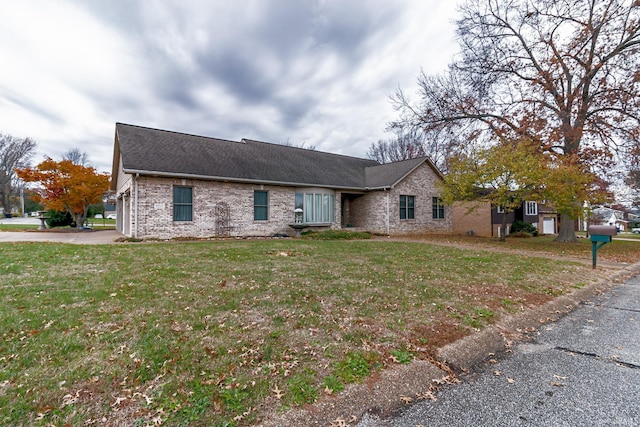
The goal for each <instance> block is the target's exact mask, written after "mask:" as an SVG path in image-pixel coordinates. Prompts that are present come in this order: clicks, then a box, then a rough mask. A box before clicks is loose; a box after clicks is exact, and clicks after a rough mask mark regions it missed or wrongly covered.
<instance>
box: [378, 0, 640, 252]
mask: <svg viewBox="0 0 640 427" xmlns="http://www.w3.org/2000/svg"><path fill="white" fill-rule="evenodd" d="M460 13H461V18H460V19H459V20H458V22H457V27H458V29H457V34H458V40H459V43H460V46H461V54H460V56H459V57H458V58H457V59H456V60H455V61H454V62H453V63H452V64H451V66H450V67H449V69H448V71H447V73H445V74H444V75H440V76H431V75H426V74H425V73H424V72H422V73H421V74H420V75H419V78H418V83H419V86H420V92H419V97H420V98H419V101H418V102H417V103H413V102H412V101H411V100H410V99H408V97H407V96H405V94H404V93H403V92H402V91H401V90H398V91H397V92H396V94H395V95H394V97H393V101H394V102H395V105H396V107H397V108H398V109H399V111H400V118H399V119H398V120H397V121H396V122H394V123H391V127H392V128H418V129H420V130H422V131H423V132H425V133H426V134H427V135H434V134H442V132H447V134H448V135H449V136H451V137H452V139H451V140H450V141H447V143H446V144H445V145H444V146H443V147H441V149H442V150H444V151H447V152H449V153H456V154H461V153H462V154H463V153H466V152H468V151H469V150H471V149H472V148H473V147H474V146H478V145H493V144H495V143H498V142H501V141H502V142H504V141H518V140H529V141H534V142H536V143H537V144H538V145H539V146H540V148H541V150H542V151H543V152H544V153H546V155H548V156H550V157H551V158H552V161H555V162H556V163H557V164H558V165H559V167H562V165H563V164H576V163H581V164H583V165H585V167H588V168H590V169H591V170H592V171H594V172H600V171H603V170H607V167H608V166H609V164H608V162H609V161H610V159H611V158H612V155H613V154H614V153H615V154H618V155H622V156H624V153H625V152H627V150H629V149H632V148H633V147H634V146H637V145H639V144H640V126H639V125H640V67H639V55H638V53H639V49H640V1H638V0H467V2H466V3H464V4H463V5H462V6H461V7H460ZM433 140H434V138H427V139H426V141H433ZM553 159H555V160H553ZM570 185H571V183H570V182H567V186H570ZM565 194H566V193H565ZM581 205H582V201H581V200H578V199H577V198H576V200H574V202H573V203H572V204H571V207H570V208H567V209H565V210H563V211H560V212H559V213H560V215H561V220H560V233H559V236H558V239H557V240H559V241H575V240H576V236H575V232H574V229H573V220H574V217H575V216H576V215H577V214H579V212H580V210H581Z"/></svg>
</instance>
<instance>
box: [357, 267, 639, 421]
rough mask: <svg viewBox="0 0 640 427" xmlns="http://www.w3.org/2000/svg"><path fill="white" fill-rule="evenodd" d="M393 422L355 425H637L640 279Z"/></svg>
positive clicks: (544, 330) (544, 329)
mask: <svg viewBox="0 0 640 427" xmlns="http://www.w3.org/2000/svg"><path fill="white" fill-rule="evenodd" d="M531 338H532V339H531V340H530V341H528V342H522V343H520V344H517V345H514V346H513V350H512V353H507V354H505V355H504V357H496V360H494V361H493V362H494V363H487V364H486V366H483V367H481V368H480V369H479V370H478V371H475V372H473V373H471V374H468V375H466V376H462V377H461V379H462V380H463V382H462V383H461V384H457V385H452V386H447V387H446V388H442V389H440V391H439V392H438V393H437V400H436V401H430V400H426V401H421V402H419V403H417V404H415V405H413V406H410V407H407V409H405V410H404V411H403V412H402V413H401V414H399V415H398V416H397V417H396V418H393V419H380V418H378V417H377V416H375V415H369V414H367V415H365V417H364V418H363V419H362V420H361V421H360V423H359V424H358V425H357V427H400V426H402V427H416V426H423V427H427V426H640V276H636V277H635V278H632V279H629V280H628V281H627V282H626V283H624V284H622V285H620V286H617V287H616V288H613V289H612V290H611V291H609V292H607V293H605V294H603V295H600V296H598V297H595V298H593V299H592V300H590V301H588V302H587V303H585V304H583V305H582V306H581V307H579V308H577V309H576V310H574V311H573V312H572V313H570V314H569V315H567V316H566V317H564V318H562V319H561V320H559V321H558V322H555V323H551V324H547V325H543V326H541V327H540V329H539V330H538V331H537V332H536V333H534V334H532V337H531Z"/></svg>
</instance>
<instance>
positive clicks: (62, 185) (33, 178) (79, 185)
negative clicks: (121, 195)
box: [16, 158, 110, 227]
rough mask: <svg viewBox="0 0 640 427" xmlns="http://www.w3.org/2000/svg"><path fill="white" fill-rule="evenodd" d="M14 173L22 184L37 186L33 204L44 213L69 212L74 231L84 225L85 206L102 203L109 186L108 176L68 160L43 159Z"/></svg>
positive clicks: (85, 216) (86, 208) (87, 208)
mask: <svg viewBox="0 0 640 427" xmlns="http://www.w3.org/2000/svg"><path fill="white" fill-rule="evenodd" d="M16 173H17V174H18V176H19V177H20V179H22V180H23V181H25V182H38V183H40V186H41V188H40V189H38V190H36V195H35V196H34V201H35V202H37V203H42V204H43V205H45V206H46V207H47V209H53V210H57V211H65V212H69V214H71V216H72V217H73V220H74V221H75V223H76V224H77V226H78V227H82V225H83V224H84V222H85V220H86V218H87V212H88V210H89V206H90V205H92V204H94V203H100V202H102V198H103V196H104V194H105V193H106V192H107V190H108V189H109V182H110V177H109V174H105V173H97V172H96V170H95V169H94V168H93V167H88V166H82V165H78V164H74V163H73V162H72V161H71V160H62V161H60V162H56V161H55V160H52V159H50V158H47V159H46V160H45V161H43V162H41V163H40V164H38V165H37V166H36V167H35V168H24V169H16Z"/></svg>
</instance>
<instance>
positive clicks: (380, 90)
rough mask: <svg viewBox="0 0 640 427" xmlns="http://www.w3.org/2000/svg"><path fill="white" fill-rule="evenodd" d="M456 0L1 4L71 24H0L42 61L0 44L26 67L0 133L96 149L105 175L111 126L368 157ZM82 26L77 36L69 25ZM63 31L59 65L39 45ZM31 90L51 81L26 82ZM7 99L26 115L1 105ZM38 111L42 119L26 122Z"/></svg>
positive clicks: (445, 42)
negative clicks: (392, 101) (392, 100)
mask: <svg viewBox="0 0 640 427" xmlns="http://www.w3.org/2000/svg"><path fill="white" fill-rule="evenodd" d="M443 3H444V4H443ZM454 6H455V5H452V4H449V2H446V3H445V2H441V1H438V0H432V1H425V0H350V1H339V0H309V1H290V0H240V1H209V0H193V1H183V0H163V1H158V0H149V1H147V0H145V1H141V0H139V1H135V0H110V1H108V2H104V1H101V0H67V1H66V2H64V1H61V2H59V3H57V4H56V6H55V7H54V6H53V5H51V4H50V3H48V2H47V1H46V0H34V3H33V4H29V5H20V10H19V11H18V12H16V10H15V8H13V9H11V8H10V7H8V6H7V5H5V4H0V14H3V15H8V16H9V18H8V19H9V20H11V19H13V20H14V21H15V20H18V21H19V20H21V19H25V17H27V16H29V14H31V15H32V16H33V17H35V18H39V19H36V21H37V22H34V23H33V28H36V29H38V24H39V23H41V24H42V23H46V22H48V20H54V21H55V22H56V23H57V25H58V26H59V27H60V28H64V29H65V30H66V32H65V34H64V38H63V35H60V36H58V35H57V34H56V33H55V32H45V31H46V28H43V29H42V31H43V32H42V33H40V34H36V35H34V34H30V33H29V32H27V31H23V30H21V26H20V23H16V24H15V26H11V25H10V26H9V27H7V28H6V29H5V30H6V34H5V33H3V28H2V25H3V24H0V36H1V37H5V38H6V37H9V36H12V37H13V38H14V39H17V40H18V42H20V43H24V45H25V46H27V47H28V48H29V52H30V58H31V59H30V60H32V61H34V62H33V63H28V61H27V60H26V59H24V55H23V56H22V57H21V56H20V52H19V51H13V50H11V46H7V45H6V44H5V45H3V46H0V58H4V57H5V56H7V57H8V58H9V60H11V59H12V58H15V59H16V61H18V62H20V61H22V62H24V63H23V64H22V65H21V66H22V67H23V68H24V69H30V71H29V73H28V74H29V75H28V76H26V77H25V78H24V79H22V78H21V76H20V73H18V72H16V73H15V75H11V76H9V77H8V78H7V83H4V85H5V87H15V88H16V89H15V92H16V93H20V94H21V95H20V96H22V97H23V98H20V99H17V98H16V96H13V97H12V98H11V99H9V98H8V96H7V92H6V91H4V89H3V90H2V92H4V95H3V94H2V93H0V117H2V116H4V117H12V120H11V123H12V126H8V127H9V129H2V128H0V131H5V132H6V131H9V132H13V133H18V134H24V135H23V136H32V137H35V138H36V139H37V140H38V142H39V144H40V149H41V151H43V152H45V153H46V152H53V151H60V150H62V151H65V150H67V149H70V148H73V147H74V146H77V147H79V148H81V149H82V148H83V147H88V146H90V145H88V144H94V145H96V148H95V149H94V150H89V151H95V152H96V155H95V157H92V156H91V153H90V160H92V161H94V162H95V163H96V166H97V167H98V169H100V170H109V169H110V162H111V158H110V157H109V156H106V155H105V153H106V152H108V151H109V150H110V149H111V146H112V143H113V125H114V123H115V122H116V121H121V122H127V123H132V124H140V125H143V126H154V127H159V128H163V129H170V130H176V131H182V132H188V133H198V134H204V135H210V136H215V137H221V138H228V139H240V138H243V137H246V138H252V139H258V140H264V141H272V142H285V141H287V140H289V141H291V142H294V143H302V142H306V143H307V144H310V145H315V146H316V147H317V148H318V149H320V150H325V151H334V152H341V153H345V154H350V155H359V156H363V155H364V154H365V153H366V150H367V148H368V146H369V144H371V143H372V142H375V141H376V140H377V139H382V138H386V137H387V135H385V134H384V128H385V124H386V122H387V121H389V120H392V119H393V118H394V117H395V115H394V112H393V110H392V108H391V107H390V105H389V102H388V100H387V96H388V94H390V93H391V92H393V90H394V89H395V88H396V87H397V85H401V86H403V88H405V89H406V88H407V86H409V87H410V86H411V85H413V84H414V83H415V76H416V75H417V73H418V71H419V68H420V67H421V66H425V67H427V68H428V67H434V68H436V69H437V68H438V67H440V68H443V67H444V65H445V64H446V62H447V61H448V59H447V58H448V57H450V56H451V54H452V53H453V52H447V51H446V49H443V47H442V46H452V45H451V40H452V39H453V27H452V26H451V25H450V24H448V21H450V20H451V19H452V18H453V15H451V13H452V11H453V9H454ZM42 10H46V12H41V11H42ZM19 12H21V13H22V14H20V13H19ZM39 13H43V14H44V13H48V14H49V15H55V16H39V15H38V14H39ZM443 14H445V15H443ZM78 24H83V25H84V27H83V32H82V33H74V31H73V29H74V28H75V27H76V26H77V25H78ZM58 37H60V40H64V41H65V43H66V45H67V47H66V48H67V49H68V50H69V52H68V57H67V58H68V60H67V63H66V64H61V63H56V57H55V56H51V55H49V54H48V53H47V46H46V43H43V41H47V38H50V39H51V40H50V43H51V46H57V45H56V42H58V41H59V40H58ZM432 46H437V49H436V50H431V49H432ZM40 47H42V49H41V50H40V49H39V48H40ZM56 49H57V48H56ZM74 52H78V54H77V55H75V56H74ZM438 57H440V59H438V60H436V59H437V58H438ZM442 58H444V59H442ZM22 74H25V73H22ZM52 82H53V83H54V84H53V85H52V84H51V83H52ZM29 85H31V86H34V87H40V88H43V89H42V90H40V91H38V90H27V89H25V88H27V87H29ZM3 98H4V99H3ZM51 99H56V101H55V102H52V101H51ZM3 100H4V101H5V102H2V101H3ZM9 104H11V105H13V106H17V107H18V108H19V110H18V109H15V108H14V109H13V110H11V111H4V110H5V109H8V108H10V107H7V105H9ZM60 107H62V108H60ZM5 113H7V114H5ZM45 113H47V114H48V116H47V114H45ZM30 114H32V115H34V117H35V116H37V117H38V119H37V120H31V121H30V120H29V115H30ZM52 129H58V130H59V129H62V131H61V132H57V133H55V135H54V133H53V132H52V131H51V130H52ZM85 129H90V131H85ZM83 135H84V136H83ZM97 146H99V148H98V147H97Z"/></svg>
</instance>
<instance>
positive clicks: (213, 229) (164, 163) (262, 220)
mask: <svg viewBox="0 0 640 427" xmlns="http://www.w3.org/2000/svg"><path fill="white" fill-rule="evenodd" d="M112 176H113V177H116V179H114V180H113V181H112V187H111V188H112V190H113V191H114V192H115V193H116V197H117V204H116V213H117V222H116V228H117V230H118V231H120V232H122V233H123V234H125V235H126V236H130V237H137V238H160V239H170V238H176V237H214V236H241V237H249V236H273V235H276V234H280V235H294V234H295V233H296V229H303V228H308V229H338V228H350V229H351V228H353V229H359V230H366V231H370V232H374V233H383V234H409V233H425V232H438V233H447V232H450V231H451V227H452V221H451V211H450V209H449V208H448V207H443V206H442V205H441V204H440V203H439V198H438V190H437V182H438V181H439V180H441V179H442V176H441V174H440V173H439V171H438V170H437V169H436V168H435V166H434V165H433V164H432V163H431V162H430V161H429V160H428V159H427V158H420V159H411V160H406V161H402V162H395V163H389V164H385V165H380V164H378V163H377V162H375V161H373V160H368V159H359V158H355V157H349V156H341V155H336V154H330V153H323V152H318V151H314V150H304V149H301V148H295V147H287V146H282V145H278V144H269V143H264V142H258V141H251V140H242V141H240V142H235V141H226V140H219V139H214V138H207V137H202V136H196V135H187V134H181V133H176V132H169V131H163V130H158V129H151V128H144V127H140V126H132V125H125V124H121V123H118V124H116V135H115V143H114V159H113V173H112ZM296 208H299V211H300V212H299V213H298V214H296V213H295V209H296Z"/></svg>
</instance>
